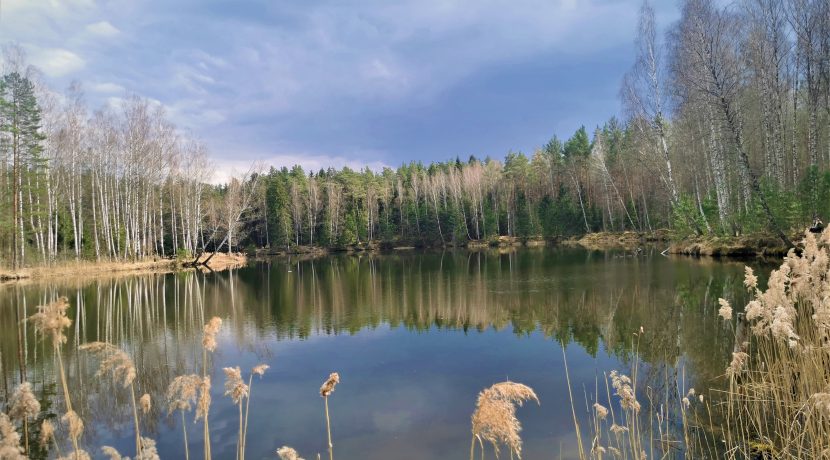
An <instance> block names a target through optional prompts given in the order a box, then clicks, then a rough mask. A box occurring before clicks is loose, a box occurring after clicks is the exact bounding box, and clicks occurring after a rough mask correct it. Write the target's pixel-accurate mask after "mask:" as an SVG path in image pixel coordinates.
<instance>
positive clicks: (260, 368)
mask: <svg viewBox="0 0 830 460" xmlns="http://www.w3.org/2000/svg"><path fill="white" fill-rule="evenodd" d="M270 367H271V366H269V365H267V364H258V365H256V366H254V367H253V369H251V375H250V377H248V397H247V398H246V401H245V426H244V427H243V428H242V449H241V452H242V460H244V459H245V447H246V446H247V442H248V415H249V414H250V412H251V389H252V388H253V384H254V375H258V376H260V378H261V377H262V376H263V375H265V371H267V370H268V369H269V368H270Z"/></svg>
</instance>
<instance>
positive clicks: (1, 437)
mask: <svg viewBox="0 0 830 460" xmlns="http://www.w3.org/2000/svg"><path fill="white" fill-rule="evenodd" d="M0 458H2V459H4V460H5V459H8V460H25V459H26V456H25V455H24V454H23V447H21V446H20V434H18V433H17V430H15V429H14V425H12V422H11V420H10V419H9V416H8V415H6V414H4V413H3V412H0Z"/></svg>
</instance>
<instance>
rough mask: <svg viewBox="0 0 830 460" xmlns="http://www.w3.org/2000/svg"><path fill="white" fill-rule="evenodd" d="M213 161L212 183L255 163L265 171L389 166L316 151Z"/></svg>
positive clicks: (358, 168)
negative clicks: (298, 166)
mask: <svg viewBox="0 0 830 460" xmlns="http://www.w3.org/2000/svg"><path fill="white" fill-rule="evenodd" d="M212 153H213V154H217V153H219V154H220V155H221V154H222V153H223V152H212ZM223 156H224V157H227V156H229V155H228V154H227V153H226V152H225V155H223ZM213 161H214V166H215V167H214V170H213V177H212V180H211V183H213V184H224V183H227V182H228V180H229V179H230V178H231V177H235V176H239V175H240V174H242V173H243V172H244V171H248V170H249V169H250V168H251V164H254V163H256V164H258V165H261V166H263V167H264V169H265V171H267V170H268V169H270V168H271V167H274V168H276V169H281V168H282V167H283V166H285V167H286V168H288V169H291V168H292V167H294V166H295V165H300V166H302V168H303V170H305V171H306V172H312V171H313V172H315V173H316V172H317V171H320V170H321V169H327V168H329V167H332V168H337V169H340V168H343V167H344V166H348V167H349V168H351V169H354V170H363V169H365V168H369V169H371V170H372V171H374V172H381V171H383V168H387V167H389V165H387V164H385V163H384V162H382V161H375V160H364V159H360V158H358V157H356V156H349V157H345V156H330V155H323V154H315V153H280V154H276V155H271V156H267V157H263V158H261V159H259V160H230V159H224V158H214V160H213Z"/></svg>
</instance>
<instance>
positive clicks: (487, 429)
mask: <svg viewBox="0 0 830 460" xmlns="http://www.w3.org/2000/svg"><path fill="white" fill-rule="evenodd" d="M525 401H536V403H537V404H538V403H539V398H538V397H537V396H536V393H535V392H534V391H533V389H532V388H530V387H529V386H527V385H523V384H521V383H516V382H501V383H496V384H494V385H493V386H491V387H490V388H486V389H484V390H482V391H481V392H480V393H479V394H478V399H477V400H476V410H475V412H473V416H472V441H471V443H470V459H471V460H472V458H473V457H474V451H475V441H476V439H478V441H479V444H480V445H481V457H482V458H484V444H483V442H484V441H486V442H489V443H490V444H491V445H492V446H493V450H494V451H495V453H496V456H498V455H499V446H500V445H502V444H503V445H505V446H507V447H508V448H509V449H510V455H511V457H512V456H513V455H514V454H515V455H516V456H517V457H518V458H522V438H521V436H520V435H519V433H520V432H521V430H522V425H521V423H519V419H518V418H516V406H522V405H523V404H524V402H525Z"/></svg>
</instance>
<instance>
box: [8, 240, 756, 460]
mask: <svg viewBox="0 0 830 460" xmlns="http://www.w3.org/2000/svg"><path fill="white" fill-rule="evenodd" d="M743 265H744V264H743V263H736V262H719V261H716V260H711V259H691V258H666V257H663V256H660V255H659V253H658V251H651V250H647V251H646V253H645V254H644V255H640V256H638V257H632V256H630V255H627V254H626V253H624V252H619V251H609V252H598V251H586V250H581V249H569V248H539V249H520V250H517V251H514V252H507V253H500V252H498V251H485V252H467V251H451V252H426V253H423V252H401V253H396V254H389V255H370V256H353V255H342V256H329V257H325V258H320V259H316V260H305V261H298V260H296V259H294V260H291V259H274V260H271V261H268V262H257V263H254V264H252V265H250V266H248V267H246V268H244V269H240V270H234V271H229V272H221V273H211V274H202V273H193V272H189V273H178V274H168V275H141V276H132V277H126V278H123V277H122V278H116V279H99V280H92V281H90V280H86V281H69V280H62V281H58V282H54V283H47V284H28V285H6V286H3V287H0V353H2V355H1V356H0V364H1V365H2V370H0V374H2V382H0V404H3V405H5V401H6V400H7V395H8V392H9V391H10V389H11V388H12V387H13V386H14V385H16V383H17V382H18V381H19V372H20V366H19V361H18V328H17V326H16V325H17V323H18V321H17V319H18V318H22V317H26V316H29V315H31V314H32V313H34V312H35V311H36V310H35V306H36V305H39V304H41V303H43V302H46V301H47V300H50V299H53V298H55V297H56V296H61V295H63V296H67V297H68V298H69V299H70V303H71V305H72V307H71V308H70V311H69V315H70V317H71V318H72V320H73V324H72V327H71V330H70V331H69V334H68V336H69V340H68V343H67V345H66V346H65V347H64V356H65V364H66V366H67V372H68V374H69V380H70V385H71V387H72V388H73V391H72V395H73V404H74V405H75V406H76V410H78V412H79V413H80V415H81V417H82V418H83V419H84V421H85V422H86V424H87V429H86V432H85V434H84V436H83V438H82V440H83V444H84V445H85V446H86V447H87V450H89V451H90V452H95V454H96V455H100V451H99V446H101V445H112V446H115V447H116V448H118V449H119V450H120V451H121V452H122V453H123V454H125V455H130V456H132V455H133V454H134V452H133V451H134V442H133V437H132V436H133V434H132V433H133V432H132V430H133V428H132V412H131V408H130V405H129V399H127V397H128V392H127V390H124V389H122V388H120V387H116V386H114V385H113V383H112V381H111V379H109V378H108V377H107V378H96V377H95V371H96V369H97V362H96V361H94V360H92V359H90V358H89V357H87V356H86V355H85V354H83V353H82V352H79V351H77V346H78V345H80V344H82V343H84V342H89V341H96V340H102V341H108V342H112V343H114V344H117V345H119V346H121V347H122V348H124V349H125V350H126V351H127V352H128V353H129V354H130V355H131V356H132V357H133V358H134V360H135V362H136V364H137V367H138V369H139V376H138V379H137V385H138V388H137V391H138V392H139V394H143V393H149V394H151V395H152V397H153V401H154V405H153V409H152V411H151V414H150V416H148V417H146V418H145V419H144V421H143V422H142V423H144V427H145V428H144V431H145V432H146V433H147V434H148V435H149V436H150V437H153V438H154V439H156V440H157V442H158V446H159V451H160V452H161V454H162V458H183V457H184V448H183V438H182V426H181V418H180V417H179V416H178V415H177V414H174V416H170V417H168V415H167V408H166V401H165V399H164V394H165V390H166V388H167V385H168V384H169V382H170V381H171V380H172V379H173V378H174V377H175V376H177V375H181V374H186V373H193V372H199V369H200V363H201V336H202V327H203V325H204V323H205V322H206V321H207V320H208V319H209V318H210V317H212V316H219V317H221V318H222V319H223V320H224V324H223V326H222V331H221V333H220V336H219V346H218V348H217V351H216V353H215V354H214V355H213V359H212V364H211V369H212V377H213V406H212V407H211V412H210V426H211V430H212V433H211V438H212V441H213V454H214V458H216V459H225V458H233V457H234V455H235V445H236V439H237V438H236V436H237V429H238V425H237V423H238V418H237V417H238V412H237V409H236V407H235V406H233V404H232V402H231V401H230V400H229V399H228V398H227V397H224V396H223V394H222V393H223V387H222V384H223V382H224V375H223V373H222V368H223V367H227V366H237V365H238V366H241V367H242V369H243V371H244V372H245V374H246V375H247V374H248V373H249V370H250V368H251V367H253V366H255V365H256V364H259V363H266V364H268V365H270V366H271V368H270V369H269V370H268V372H267V373H266V374H265V376H264V377H263V378H261V379H258V378H257V379H255V380H254V383H253V388H252V403H251V410H250V427H251V428H249V435H248V438H249V439H248V453H247V458H249V459H260V458H275V455H274V450H275V449H276V448H277V447H280V446H282V445H286V444H287V445H290V446H292V447H294V448H296V449H297V450H298V451H299V452H300V454H301V455H302V456H303V457H305V458H307V459H313V458H316V456H317V453H320V454H322V456H323V457H326V456H327V454H326V439H325V438H326V433H325V420H324V414H323V400H322V399H321V398H320V395H319V393H318V391H319V387H320V384H321V383H322V382H323V380H325V378H326V377H327V376H328V374H329V373H330V372H332V371H337V372H339V373H340V375H341V379H342V380H341V383H340V385H339V386H338V387H337V390H336V391H335V392H334V394H333V395H332V397H331V398H330V400H329V404H330V409H331V416H332V435H333V438H334V446H335V447H334V454H335V458H337V459H340V460H347V459H391V458H395V459H425V458H442V459H443V458H468V457H469V442H470V415H471V414H472V411H473V409H474V406H475V401H476V395H477V393H478V392H479V391H480V390H481V389H483V388H485V387H487V386H489V385H491V384H493V383H496V382H499V381H504V380H507V379H509V380H512V381H517V382H522V383H525V384H528V385H530V386H531V387H533V388H534V389H535V390H536V392H537V394H538V395H539V398H540V400H541V406H536V405H535V404H531V405H526V406H524V407H523V408H520V409H519V411H518V416H519V419H520V420H521V421H522V424H523V426H524V429H523V432H522V436H523V439H524V455H523V457H524V458H526V459H537V458H559V455H560V452H561V453H562V456H563V457H564V458H568V457H569V454H572V453H573V448H574V446H575V437H574V427H573V422H572V418H571V404H570V402H569V399H568V391H567V386H566V382H565V365H564V359H563V346H564V348H565V356H566V357H567V363H568V369H569V370H570V378H571V382H572V386H573V393H574V398H575V399H576V400H577V401H576V403H577V406H578V407H577V409H578V411H579V413H580V414H581V415H584V414H585V413H586V409H585V407H586V406H587V405H590V404H591V403H592V401H590V400H591V399H592V398H593V395H594V394H595V391H594V388H595V384H596V381H597V379H602V376H603V373H604V372H608V371H611V370H613V369H618V370H621V371H624V372H628V371H629V369H630V365H631V359H630V357H631V351H632V344H633V343H635V342H634V340H635V336H634V332H636V331H639V329H640V327H641V326H642V328H643V330H644V331H645V333H644V334H643V335H642V338H641V339H640V344H639V349H640V353H641V356H642V359H643V361H644V368H643V369H644V370H643V372H642V377H641V382H642V386H643V388H645V387H646V386H649V387H650V388H651V389H652V390H655V391H665V389H666V388H688V387H695V388H697V389H698V390H699V391H700V390H703V389H705V388H708V387H711V386H713V385H715V386H716V385H717V384H718V383H717V377H718V376H719V375H721V374H722V373H723V370H724V368H725V366H726V364H727V361H728V357H729V356H730V352H731V347H732V339H731V337H732V332H731V330H730V329H729V328H728V327H727V326H724V324H723V322H722V321H720V320H718V318H717V299H718V297H725V298H727V299H731V300H732V301H733V302H735V304H736V305H740V304H741V303H742V302H745V301H746V300H747V299H746V292H745V290H744V289H743V287H742V284H741V283H742V281H743ZM761 271H764V270H763V269H762V270H761ZM21 333H22V334H23V337H22V340H23V341H24V342H25V343H26V347H25V353H26V361H27V363H28V364H27V373H28V376H29V380H30V381H32V382H33V384H34V387H35V389H36V392H37V395H38V397H39V398H40V399H41V402H42V404H43V408H44V414H43V415H42V417H50V416H52V417H54V416H55V415H56V414H58V413H59V412H61V411H62V410H63V403H62V401H61V400H60V396H59V393H60V390H59V389H58V387H56V385H55V374H54V371H53V369H54V363H55V360H54V356H53V353H52V351H51V345H49V344H47V343H44V342H42V341H40V340H38V338H37V337H36V336H35V334H34V332H33V331H32V330H31V327H29V328H23V329H22V331H21ZM246 378H247V377H246ZM675 393H676V391H675ZM642 399H644V398H642ZM186 425H187V429H188V435H189V439H190V453H191V456H192V458H201V456H202V447H201V446H202V436H201V424H194V423H193V414H192V413H191V414H189V415H188V418H187V424H186ZM60 439H61V440H63V441H65V440H66V437H65V436H61V437H60ZM586 442H588V443H589V445H590V440H588V441H586ZM67 447H68V446H64V447H63V448H64V449H66V448H67ZM505 454H506V453H505ZM491 455H492V454H488V456H491ZM491 458H492V457H491Z"/></svg>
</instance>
